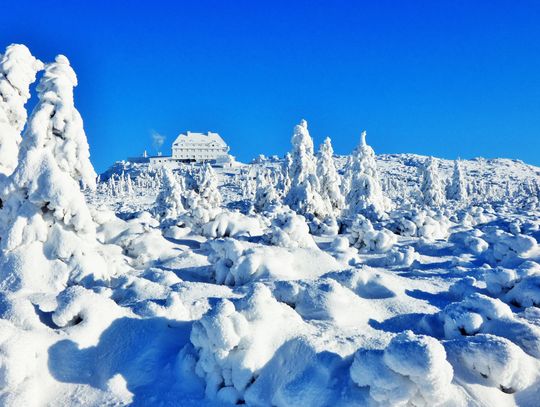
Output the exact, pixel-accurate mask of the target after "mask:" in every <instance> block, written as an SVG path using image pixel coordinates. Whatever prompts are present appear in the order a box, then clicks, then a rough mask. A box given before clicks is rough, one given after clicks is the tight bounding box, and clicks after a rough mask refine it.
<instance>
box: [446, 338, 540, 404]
mask: <svg viewBox="0 0 540 407" xmlns="http://www.w3.org/2000/svg"><path fill="white" fill-rule="evenodd" d="M445 346H446V350H447V352H448V355H449V359H450V360H452V362H454V363H456V364H457V365H459V367H460V369H464V370H466V371H467V372H468V373H469V374H471V375H472V376H474V377H476V380H478V381H480V383H485V384H487V385H489V386H494V387H497V388H498V389H500V390H501V391H503V392H504V393H515V392H516V391H519V390H523V389H525V388H527V387H528V386H529V385H531V384H532V382H533V381H534V380H535V378H536V377H537V376H538V371H537V367H536V363H535V362H534V359H533V358H531V357H530V356H529V355H527V354H526V353H525V352H523V350H521V348H520V347H519V346H517V345H515V344H514V343H513V342H511V341H509V340H508V339H505V338H501V337H499V336H495V335H486V334H478V335H475V336H471V337H465V338H462V339H458V340H453V341H449V342H447V343H446V344H445Z"/></svg>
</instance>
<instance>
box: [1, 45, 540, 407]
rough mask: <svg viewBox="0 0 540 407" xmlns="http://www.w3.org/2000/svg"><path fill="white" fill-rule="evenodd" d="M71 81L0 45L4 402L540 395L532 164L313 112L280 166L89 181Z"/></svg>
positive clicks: (470, 399)
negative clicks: (442, 152) (338, 140)
mask: <svg viewBox="0 0 540 407" xmlns="http://www.w3.org/2000/svg"><path fill="white" fill-rule="evenodd" d="M36 78H39V79H37V80H38V83H37V85H36V86H35V87H34V86H32V84H33V83H34V82H35V81H36ZM75 86H77V76H76V74H75V72H74V70H73V68H72V67H71V65H70V62H69V60H68V58H66V57H65V56H63V55H59V56H57V57H56V58H55V60H54V61H52V62H48V63H43V62H41V61H39V60H38V59H37V58H35V57H34V56H32V54H31V53H30V51H29V50H28V49H27V48H26V47H25V46H23V45H11V46H9V47H8V48H7V49H6V51H5V52H4V54H3V55H1V56H0V95H1V96H2V97H1V98H0V200H1V206H0V405H2V406H102V405H107V406H124V405H136V406H153V405H158V406H205V405H206V406H229V405H236V404H246V405H249V406H321V407H323V406H385V407H386V406H416V407H420V406H425V407H428V406H429V407H432V406H448V407H450V406H455V407H458V406H463V407H465V406H531V407H532V406H537V405H538V398H539V397H540V246H539V245H538V240H539V239H540V168H537V167H534V166H530V165H526V164H524V163H522V162H520V161H517V160H508V159H490V160H486V159H480V158H478V159H473V160H444V159H438V158H435V157H423V156H419V155H412V154H393V155H379V156H378V155H376V153H375V151H374V150H373V148H372V147H371V146H370V145H369V136H368V135H367V134H366V132H362V133H359V136H358V140H357V143H358V144H357V147H356V148H355V149H354V151H352V152H351V154H349V155H347V156H336V155H335V154H334V151H333V147H332V142H331V139H329V138H327V139H325V140H324V142H323V143H322V144H321V145H320V146H315V145H314V142H313V138H312V136H311V134H310V131H309V126H308V123H307V122H306V121H305V120H300V121H299V123H298V124H297V125H296V126H295V127H294V128H293V129H291V135H290V140H291V147H290V152H289V153H288V154H287V155H285V157H283V158H272V159H264V158H263V157H259V158H258V159H257V160H254V162H253V163H250V164H241V163H237V164H235V165H226V166H224V165H218V163H216V162H214V161H213V160H208V159H205V158H207V157H205V156H204V155H203V156H201V157H199V158H201V159H200V160H199V161H197V162H184V161H183V160H182V158H183V155H182V154H184V153H183V152H182V153H178V154H177V155H176V156H173V157H170V160H167V162H166V163H164V162H160V161H159V160H153V161H150V160H143V161H137V160H131V161H122V162H117V163H115V164H114V165H112V166H111V168H109V169H108V170H107V171H106V172H105V173H103V174H101V175H99V176H97V175H96V173H95V171H94V168H93V166H92V163H91V160H90V148H89V145H88V142H87V139H86V134H85V131H84V127H83V121H82V118H81V116H80V114H79V112H78V110H77V108H76V103H75V100H74V94H73V89H74V87H75ZM31 89H35V93H36V96H37V104H36V106H35V107H34V109H33V111H32V112H31V113H30V114H29V115H28V114H27V111H26V108H25V104H26V102H27V101H28V99H29V98H30V97H31V91H30V90H31ZM197 137H199V136H197ZM218 147H219V148H220V149H221V150H220V151H221V152H224V153H226V152H227V151H228V148H226V149H225V148H224V147H223V146H218ZM189 148H192V146H191V145H190V146H189ZM220 154H221V153H220ZM177 158H178V160H177V161H174V162H172V161H171V160H173V159H177Z"/></svg>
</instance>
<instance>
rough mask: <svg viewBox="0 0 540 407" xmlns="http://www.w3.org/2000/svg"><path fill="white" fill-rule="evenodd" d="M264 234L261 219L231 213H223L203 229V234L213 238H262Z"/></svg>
mask: <svg viewBox="0 0 540 407" xmlns="http://www.w3.org/2000/svg"><path fill="white" fill-rule="evenodd" d="M263 233H264V232H263V225H262V224H261V221H260V219H258V218H256V217H251V216H246V215H243V214H241V213H240V212H230V211H223V212H221V213H220V214H219V215H217V216H216V217H215V219H213V220H211V221H210V222H208V223H207V224H206V225H204V226H203V227H202V234H203V235H204V236H207V237H211V238H220V237H239V236H261V235H262V234H263Z"/></svg>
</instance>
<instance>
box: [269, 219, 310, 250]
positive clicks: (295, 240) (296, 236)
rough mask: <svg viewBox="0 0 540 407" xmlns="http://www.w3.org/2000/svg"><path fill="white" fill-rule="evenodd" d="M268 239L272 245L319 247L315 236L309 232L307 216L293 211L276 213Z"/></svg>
mask: <svg viewBox="0 0 540 407" xmlns="http://www.w3.org/2000/svg"><path fill="white" fill-rule="evenodd" d="M267 240H268V242H269V244H271V245H274V246H281V247H286V248H297V247H303V248H310V249H316V248H317V245H316V243H315V241H314V240H313V237H312V236H311V235H310V234H309V226H308V225H307V223H306V220H305V218H304V217H303V216H301V215H297V214H296V213H294V212H292V211H285V212H280V213H278V214H276V216H275V217H274V219H272V224H271V226H270V231H269V233H268V235H267Z"/></svg>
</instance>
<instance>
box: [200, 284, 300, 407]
mask: <svg viewBox="0 0 540 407" xmlns="http://www.w3.org/2000/svg"><path fill="white" fill-rule="evenodd" d="M304 327H305V324H304V322H303V321H302V319H301V318H300V316H299V315H298V314H297V313H296V312H294V310H293V309H292V308H290V307H289V306H287V305H285V304H282V303H280V302H278V301H276V299H275V298H274V297H273V296H272V293H271V292H270V290H269V289H268V288H267V287H266V286H264V285H262V284H255V285H254V286H253V288H252V290H251V291H250V292H249V293H248V294H247V295H246V296H245V297H244V298H242V299H240V300H236V301H234V302H232V301H230V300H227V299H220V300H218V302H217V303H215V304H214V305H213V306H212V308H211V309H210V310H209V311H208V312H207V313H206V314H205V315H204V316H203V317H202V318H201V319H200V320H199V321H196V322H195V323H194V324H193V328H192V331H191V336H190V339H191V343H192V344H193V346H194V347H195V350H196V352H197V363H196V366H195V372H196V374H197V375H198V376H199V377H201V378H203V379H204V380H205V382H206V396H207V397H208V398H211V399H217V400H220V401H223V402H229V403H233V404H234V403H239V402H242V401H243V400H245V393H246V392H248V391H249V386H250V385H251V384H252V383H253V382H254V381H255V380H256V378H257V375H258V372H259V370H260V369H261V368H263V367H264V366H265V365H266V363H267V362H268V361H269V360H270V359H271V358H272V356H273V355H274V353H275V352H276V350H277V349H278V348H279V347H280V346H281V345H282V344H284V343H285V342H286V341H287V340H288V339H290V338H291V337H293V336H295V335H298V333H299V332H301V331H302V330H304V329H305V328H304Z"/></svg>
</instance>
